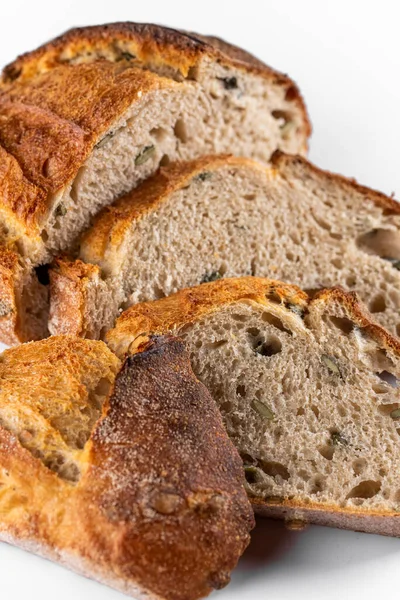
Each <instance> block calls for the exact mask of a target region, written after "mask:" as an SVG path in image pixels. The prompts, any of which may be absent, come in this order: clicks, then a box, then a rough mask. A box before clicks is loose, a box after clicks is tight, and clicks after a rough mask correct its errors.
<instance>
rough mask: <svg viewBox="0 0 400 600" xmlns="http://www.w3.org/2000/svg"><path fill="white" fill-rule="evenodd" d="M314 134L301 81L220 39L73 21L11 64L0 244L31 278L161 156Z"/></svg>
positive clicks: (2, 149) (245, 148) (5, 81)
mask: <svg viewBox="0 0 400 600" xmlns="http://www.w3.org/2000/svg"><path fill="white" fill-rule="evenodd" d="M309 135H310V124H309V121H308V117H307V113H306V109H305V106H304V103H303V100H302V98H301V96H300V93H299V91H298V89H297V87H296V85H295V84H294V83H293V81H292V80H290V79H289V78H288V77H286V76H284V75H282V74H280V73H277V72H276V71H274V70H272V69H270V68H269V67H267V66H266V65H263V64H262V63H261V62H260V61H258V60H257V59H255V58H254V57H252V56H251V55H249V54H247V53H246V52H244V51H242V50H240V49H239V48H236V47H234V46H231V45H229V44H227V43H225V42H222V41H221V40H218V39H216V38H210V39H207V38H202V37H201V36H199V37H196V36H194V35H193V34H186V33H182V32H178V31H174V30H172V29H168V28H163V27H158V26H152V25H143V24H134V23H125V24H124V23H122V24H121V23H119V24H114V25H106V26H102V27H91V28H83V29H75V30H72V31H70V32H68V33H67V34H65V35H63V36H61V37H60V38H57V40H53V41H52V42H49V44H46V45H45V46H43V47H41V48H39V49H38V50H36V51H34V52H32V53H28V54H25V55H24V56H23V57H20V58H19V59H17V60H16V61H15V62H14V63H13V64H12V65H9V66H8V67H6V68H5V70H4V73H3V78H2V83H1V85H0V242H1V243H3V244H4V246H5V247H7V246H9V245H10V244H11V245H14V246H15V248H16V249H17V251H18V252H19V253H20V254H21V256H22V257H23V258H24V259H25V260H26V264H25V265H24V268H25V270H26V273H25V274H24V276H23V279H24V280H33V279H34V277H35V273H34V272H33V271H32V266H33V267H35V266H38V265H42V264H45V263H47V262H49V261H50V260H51V259H52V257H53V256H54V255H56V254H58V253H59V252H62V251H68V252H73V251H74V250H75V242H76V240H77V237H78V236H79V234H80V233H81V232H82V231H83V230H84V229H85V228H87V227H88V225H89V224H90V222H91V219H92V218H93V216H94V215H96V214H97V213H98V212H99V211H100V210H101V209H102V208H103V207H104V206H107V205H109V204H110V203H111V202H113V200H115V199H116V198H117V197H118V196H120V195H121V194H124V193H126V192H128V191H129V190H131V189H132V188H134V187H135V186H136V185H137V184H138V183H139V182H140V181H142V180H143V179H146V178H147V177H148V176H149V175H151V174H152V173H154V172H155V171H156V170H157V168H158V167H159V166H160V165H165V164H168V163H169V162H170V161H174V160H189V159H193V158H194V157H196V156H200V155H203V154H207V153H219V152H228V151H229V152H233V153H234V154H236V155H247V156H254V157H256V158H258V159H260V160H262V161H267V160H268V159H269V158H270V156H271V153H272V152H273V151H274V150H275V149H276V148H281V149H283V150H286V151H288V152H299V153H305V152H306V150H307V139H308V136H309ZM33 286H34V287H37V283H33ZM24 293H25V292H24ZM32 293H33V292H31V291H27V292H26V294H28V295H29V294H32ZM5 301H6V298H4V299H3V298H2V290H1V289H0V302H5ZM41 310H42V312H44V311H45V310H46V307H44V306H42V307H41ZM19 319H20V321H22V320H23V319H24V317H23V315H21V316H20V317H19ZM24 327H25V329H26V330H27V331H28V330H31V329H34V328H35V325H34V324H29V323H27V324H25V325H24ZM11 337H14V339H15V340H19V341H24V339H26V338H25V337H24V336H22V337H21V335H20V334H19V333H18V332H17V331H13V332H12V335H11ZM11 337H10V336H9V337H8V338H3V341H5V342H7V343H9V342H10V339H11ZM33 339H35V338H33Z"/></svg>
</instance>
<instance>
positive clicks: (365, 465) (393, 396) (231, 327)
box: [107, 277, 400, 536]
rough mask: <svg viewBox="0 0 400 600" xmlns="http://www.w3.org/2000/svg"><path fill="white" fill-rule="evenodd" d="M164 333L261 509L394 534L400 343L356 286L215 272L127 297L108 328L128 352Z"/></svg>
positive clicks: (399, 511) (398, 522)
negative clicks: (182, 357)
mask: <svg viewBox="0 0 400 600" xmlns="http://www.w3.org/2000/svg"><path fill="white" fill-rule="evenodd" d="M166 332H174V333H176V334H178V335H180V336H181V337H182V338H183V339H184V341H185V343H186V345H187V347H188V350H189V353H190V357H191V362H192V366H193V369H194V371H195V373H196V375H197V376H198V377H199V378H200V380H201V381H203V383H204V384H205V385H206V386H207V387H208V389H209V390H210V391H211V393H212V395H213V396H214V398H215V399H216V401H217V403H218V405H219V407H220V410H221V413H222V415H223V419H224V423H225V426H226V428H227V431H228V434H229V435H230V437H231V439H232V440H233V442H234V443H235V445H236V447H237V449H238V450H239V452H240V454H241V456H242V458H243V461H244V465H245V466H244V469H245V473H246V478H247V487H248V492H249V494H250V497H251V498H252V501H253V503H254V506H255V508H256V509H257V510H258V511H259V512H260V513H262V514H265V515H270V516H274V517H280V518H286V519H291V520H300V521H304V522H312V523H319V524H324V525H332V526H338V527H344V528H352V529H356V530H360V531H367V532H373V533H382V534H386V535H396V536H400V487H399V482H398V472H399V468H400V437H399V436H400V390H399V387H398V383H399V380H400V343H399V342H398V341H397V339H396V338H393V337H392V336H391V335H390V334H389V333H388V332H387V331H386V330H384V329H383V328H381V327H380V326H379V325H377V324H376V323H375V322H374V321H373V320H372V318H371V316H370V315H369V314H368V313H367V311H366V310H365V308H364V307H363V306H362V305H361V304H360V303H359V302H358V299H357V297H356V295H355V294H353V293H346V292H344V291H343V290H342V289H340V288H335V289H330V290H324V291H321V292H319V293H318V294H317V295H316V296H315V297H314V298H313V299H310V298H308V297H307V295H306V294H304V293H303V292H302V291H301V290H300V289H299V288H297V287H295V286H290V285H286V284H282V283H280V282H276V281H271V280H267V279H260V278H252V277H248V278H242V279H226V280H220V281H215V282H212V283H207V284H203V285H201V286H198V287H195V288H192V289H186V290H182V291H181V292H179V293H177V294H175V295H172V296H170V297H168V298H164V299H161V300H158V301H155V302H147V303H142V304H139V305H137V306H133V307H131V308H130V309H128V310H127V311H125V313H123V314H122V315H121V317H120V318H119V319H118V321H117V326H116V328H115V329H114V330H112V331H111V332H110V333H109V334H108V337H107V339H108V343H109V345H110V347H111V348H112V349H113V350H114V351H116V352H117V353H118V354H120V355H121V356H123V355H124V354H125V353H126V352H128V353H132V352H133V353H134V352H136V348H137V346H138V345H140V344H141V343H143V340H144V339H146V336H148V335H150V334H154V333H166Z"/></svg>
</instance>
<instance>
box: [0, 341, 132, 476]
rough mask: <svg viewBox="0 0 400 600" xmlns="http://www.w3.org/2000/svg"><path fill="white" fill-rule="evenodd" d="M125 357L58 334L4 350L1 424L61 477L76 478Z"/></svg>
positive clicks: (0, 377)
mask: <svg viewBox="0 0 400 600" xmlns="http://www.w3.org/2000/svg"><path fill="white" fill-rule="evenodd" d="M119 365H120V361H119V360H118V359H117V358H116V357H115V355H114V354H113V353H112V352H110V351H109V350H108V349H107V347H106V346H105V345H104V344H100V343H96V342H92V341H88V342H87V343H85V341H84V340H79V339H73V338H67V337H62V336H55V337H52V338H49V339H48V340H43V341H41V342H37V343H29V344H24V345H21V346H19V347H17V348H13V349H12V350H6V351H5V352H3V354H2V355H1V356H0V425H1V427H4V428H5V429H7V430H8V431H10V432H11V433H12V434H13V435H14V436H15V437H16V438H17V439H18V440H19V443H20V444H21V445H22V446H23V447H24V448H27V449H28V450H29V451H30V452H31V453H32V454H33V456H35V457H37V458H39V459H40V460H41V461H42V462H43V464H44V465H45V466H46V467H47V468H49V469H51V470H53V471H55V472H56V473H57V474H58V475H59V476H60V477H61V478H63V479H66V480H68V481H77V480H78V479H79V476H80V474H81V468H82V464H80V461H81V458H82V454H83V448H84V446H85V443H86V442H87V440H88V439H89V435H90V433H91V432H92V429H93V427H94V424H95V423H96V421H97V420H98V418H99V417H100V415H101V411H102V406H103V403H104V401H105V399H106V398H107V396H108V393H109V391H110V388H111V385H112V384H113V382H114V378H115V375H116V373H117V371H118V367H119Z"/></svg>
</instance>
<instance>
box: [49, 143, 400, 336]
mask: <svg viewBox="0 0 400 600" xmlns="http://www.w3.org/2000/svg"><path fill="white" fill-rule="evenodd" d="M399 259H400V205H399V204H398V203H397V202H395V201H394V200H392V199H391V198H387V197H386V196H384V195H383V194H379V193H378V192H374V191H372V190H370V189H367V188H363V187H361V186H359V185H357V184H356V183H354V182H353V181H349V180H347V179H345V178H343V177H340V176H337V175H332V174H330V173H327V172H324V171H320V170H318V169H317V168H316V167H314V166H313V165H312V164H310V163H309V162H307V161H306V160H305V159H302V158H299V157H294V156H288V155H282V154H275V155H274V157H273V164H272V166H271V167H265V166H263V165H261V164H259V163H256V162H254V161H251V160H248V159H244V158H234V157H226V156H222V157H205V158H204V157H203V158H200V159H197V160H195V161H192V162H190V163H185V164H176V165H170V166H169V167H166V168H164V169H162V170H161V171H160V173H158V174H157V175H155V176H154V177H153V178H151V179H149V180H148V181H146V182H144V183H143V184H142V185H141V186H140V187H139V188H137V189H136V190H135V191H133V192H131V193H130V194H128V195H127V196H125V197H124V198H122V199H120V200H119V201H117V202H116V203H115V204H114V205H113V206H111V207H108V208H107V209H105V210H104V211H103V212H102V213H100V215H99V216H98V217H97V219H96V220H95V221H94V224H93V226H92V227H91V228H90V229H89V230H88V231H87V233H86V234H85V235H84V236H83V239H82V240H81V245H80V252H79V259H78V260H77V261H71V260H70V259H60V260H58V261H57V262H56V264H55V267H54V269H52V270H51V272H50V279H51V306H50V330H51V331H52V332H53V333H71V334H74V335H81V336H86V337H90V338H97V337H102V336H103V335H104V333H105V332H106V331H107V329H109V327H110V326H112V324H113V322H114V319H115V317H116V316H117V315H118V310H120V309H121V308H122V307H124V308H126V307H127V306H129V305H131V304H134V303H135V302H142V301H145V300H153V299H157V298H160V297H162V296H165V295H168V294H170V293H174V292H176V291H177V290H179V289H181V288H184V287H187V286H192V285H197V284H198V283H200V282H202V281H207V280H212V279H215V278H218V277H233V276H240V275H250V274H251V275H258V276H260V275H261V276H268V275H273V276H276V277H279V278H280V279H282V280H284V281H289V282H292V283H295V284H298V285H301V286H302V287H303V288H304V289H308V290H310V289H315V288H322V287H325V286H328V287H331V286H334V285H337V284H340V285H342V286H344V287H346V288H348V289H352V290H353V289H355V290H357V291H358V292H359V294H360V296H361V298H362V299H363V300H364V301H365V302H366V303H368V306H369V308H370V310H371V312H373V313H374V316H375V317H376V318H377V319H378V320H379V321H380V322H381V323H382V324H383V325H385V326H386V327H387V328H389V329H390V330H391V331H392V332H393V333H399V332H400V329H399V328H400V317H399V315H400V272H399V270H398V269H399V265H400V262H397V261H399Z"/></svg>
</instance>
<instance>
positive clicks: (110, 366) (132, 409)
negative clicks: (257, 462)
mask: <svg viewBox="0 0 400 600" xmlns="http://www.w3.org/2000/svg"><path fill="white" fill-rule="evenodd" d="M140 350H141V353H140V354H136V355H135V356H134V357H130V358H128V359H127V360H126V361H125V363H124V364H123V365H122V367H121V365H120V362H119V360H118V359H117V357H116V356H115V355H114V354H113V353H112V352H111V351H110V350H108V348H107V347H106V345H105V344H104V343H103V342H93V341H86V340H79V339H74V338H67V337H62V336H60V337H53V338H49V339H48V340H45V341H42V342H33V343H30V344H26V345H22V346H19V347H17V348H14V349H12V350H7V351H6V352H4V353H3V354H2V355H1V357H0V423H1V425H0V539H1V540H4V541H7V542H10V543H13V544H16V545H18V546H21V547H22V548H25V549H27V550H30V551H32V552H35V553H37V554H40V555H42V556H45V557H47V558H50V559H52V560H55V561H57V562H60V563H61V564H63V565H65V566H68V567H70V568H72V569H73V570H75V571H77V572H79V573H82V574H84V575H86V576H89V577H92V578H94V579H97V580H98V581H101V582H103V583H106V584H108V585H111V586H113V587H115V588H117V589H119V590H121V591H123V592H125V593H128V594H132V595H134V596H135V597H141V598H168V599H171V600H172V599H173V600H175V599H182V600H188V599H195V598H198V597H200V596H204V595H207V594H208V593H209V592H210V591H211V590H212V589H213V588H220V587H222V586H224V585H225V584H226V583H228V581H229V574H230V571H231V570H232V568H233V567H234V566H235V564H236V562H237V559H238V557H239V556H240V554H241V552H242V551H243V549H244V548H245V546H246V545H247V543H248V540H249V535H248V532H249V529H251V527H252V525H253V513H252V510H251V507H250V504H249V502H248V500H247V497H246V493H245V490H244V487H243V482H244V477H243V469H242V463H241V460H240V458H239V456H238V454H237V452H236V450H235V449H234V448H233V446H232V444H231V442H230V441H229V439H228V437H227V435H226V433H225V431H224V429H223V426H222V422H221V417H220V415H219V413H218V410H217V407H216V405H215V403H214V402H213V400H212V399H211V397H210V395H209V394H208V392H207V390H206V389H205V388H204V386H203V385H202V384H201V383H200V382H199V381H198V380H197V379H196V378H195V377H194V375H193V372H192V370H191V368H190V363H189V359H188V356H187V353H186V351H185V350H184V347H183V343H182V342H181V341H179V340H177V339H175V338H172V337H168V336H167V337H165V338H163V337H160V338H157V337H155V338H152V339H150V340H148V341H147V342H146V344H144V345H142V347H141V348H140Z"/></svg>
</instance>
